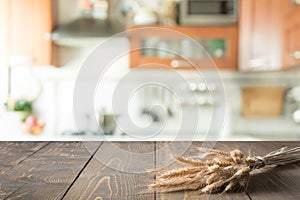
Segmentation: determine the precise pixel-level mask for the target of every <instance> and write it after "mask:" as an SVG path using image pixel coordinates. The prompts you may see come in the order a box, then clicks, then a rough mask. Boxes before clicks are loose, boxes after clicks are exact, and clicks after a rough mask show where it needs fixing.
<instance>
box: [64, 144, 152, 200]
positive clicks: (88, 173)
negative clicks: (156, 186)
mask: <svg viewBox="0 0 300 200" xmlns="http://www.w3.org/2000/svg"><path fill="white" fill-rule="evenodd" d="M154 150H155V143H154V142H105V143H104V144H103V145H102V146H101V147H100V148H99V150H98V151H97V153H96V155H95V157H94V158H93V159H92V161H91V162H90V163H89V164H88V166H87V167H86V168H85V170H84V171H83V172H82V173H81V174H80V176H79V178H78V180H77V181H76V182H75V183H74V185H73V186H72V187H71V189H70V190H69V191H68V193H67V194H66V196H65V197H64V199H154V193H153V192H152V193H149V192H148V191H147V190H146V188H145V186H146V185H147V183H148V181H151V180H154V176H153V175H150V174H148V173H145V170H147V169H153V168H154V166H155V159H154Z"/></svg>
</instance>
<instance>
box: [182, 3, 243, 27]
mask: <svg viewBox="0 0 300 200" xmlns="http://www.w3.org/2000/svg"><path fill="white" fill-rule="evenodd" d="M178 17H179V23H180V24H183V25H229V24H235V23H237V21H238V20H237V19H238V0H181V1H180V3H179V15H178Z"/></svg>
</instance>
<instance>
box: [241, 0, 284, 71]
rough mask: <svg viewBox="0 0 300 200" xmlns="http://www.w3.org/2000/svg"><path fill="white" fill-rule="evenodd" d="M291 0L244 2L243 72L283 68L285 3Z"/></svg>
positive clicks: (253, 0) (242, 22)
mask: <svg viewBox="0 0 300 200" xmlns="http://www.w3.org/2000/svg"><path fill="white" fill-rule="evenodd" d="M283 1H287V0H251V1H249V0H241V1H240V18H239V69H240V70H247V71H251V70H279V69H281V67H282V51H281V49H282V28H281V27H282V14H281V12H282V3H283Z"/></svg>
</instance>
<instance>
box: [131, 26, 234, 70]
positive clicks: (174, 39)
mask: <svg viewBox="0 0 300 200" xmlns="http://www.w3.org/2000/svg"><path fill="white" fill-rule="evenodd" d="M142 28H148V29H145V30H143V29H142ZM137 29H138V31H132V30H137ZM129 30H130V31H132V32H130V33H129V40H130V49H131V52H130V67H131V68H135V67H139V66H141V65H144V67H150V68H156V67H158V68H160V67H161V65H164V66H166V67H170V68H174V69H188V70H191V69H194V67H192V65H191V64H190V63H189V62H188V61H187V60H192V62H194V63H195V64H196V65H197V66H199V67H200V68H201V69H202V68H203V69H209V68H210V69H211V68H212V67H213V68H214V65H213V64H212V62H211V59H210V57H211V58H212V60H213V61H214V63H215V64H216V66H217V67H218V68H219V69H230V70H235V69H236V68H237V39H238V28H237V26H159V25H157V26H132V27H129ZM172 31H175V32H177V33H175V34H172ZM186 36H188V37H186ZM189 37H190V38H192V39H193V40H189V39H187V38H189ZM194 41H196V42H197V43H198V44H201V46H202V47H203V48H204V49H205V51H206V52H207V53H208V54H209V56H208V55H207V54H206V53H205V51H203V49H201V48H199V47H197V45H195V43H194ZM147 47H152V48H147ZM159 49H167V50H170V51H173V53H172V52H166V51H161V50H159ZM174 52H175V53H174ZM185 58H187V59H185ZM150 63H152V64H151V65H149V64H150ZM147 64H148V65H147ZM155 64H158V65H155Z"/></svg>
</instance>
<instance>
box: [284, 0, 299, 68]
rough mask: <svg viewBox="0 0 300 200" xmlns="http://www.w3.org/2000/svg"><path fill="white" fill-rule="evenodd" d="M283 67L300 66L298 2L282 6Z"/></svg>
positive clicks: (291, 1)
mask: <svg viewBox="0 0 300 200" xmlns="http://www.w3.org/2000/svg"><path fill="white" fill-rule="evenodd" d="M283 10H284V13H283V21H284V23H283V48H282V50H283V51H282V55H283V66H284V67H289V66H294V65H298V64H300V39H299V37H300V1H299V0H290V1H288V0H287V1H285V3H284V5H283Z"/></svg>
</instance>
